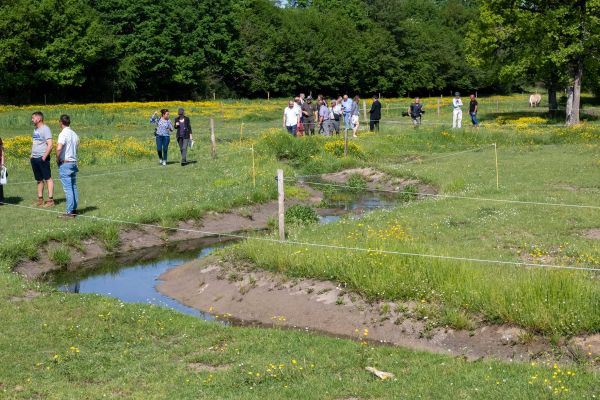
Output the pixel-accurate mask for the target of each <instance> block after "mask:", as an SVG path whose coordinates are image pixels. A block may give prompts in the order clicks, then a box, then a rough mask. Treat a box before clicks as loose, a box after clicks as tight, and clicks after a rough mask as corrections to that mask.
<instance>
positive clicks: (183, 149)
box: [177, 137, 190, 163]
mask: <svg viewBox="0 0 600 400" xmlns="http://www.w3.org/2000/svg"><path fill="white" fill-rule="evenodd" d="M177 143H179V150H180V151H181V162H182V163H185V162H187V149H188V145H189V143H190V139H184V138H181V137H178V138H177Z"/></svg>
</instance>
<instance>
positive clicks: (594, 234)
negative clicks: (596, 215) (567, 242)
mask: <svg viewBox="0 0 600 400" xmlns="http://www.w3.org/2000/svg"><path fill="white" fill-rule="evenodd" d="M583 237H584V238H586V239H592V240H600V228H593V229H588V230H586V231H584V232H583Z"/></svg>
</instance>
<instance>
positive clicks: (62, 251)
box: [48, 246, 71, 267]
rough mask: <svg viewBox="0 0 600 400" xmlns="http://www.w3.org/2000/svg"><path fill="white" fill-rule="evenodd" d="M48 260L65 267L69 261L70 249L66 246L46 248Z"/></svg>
mask: <svg viewBox="0 0 600 400" xmlns="http://www.w3.org/2000/svg"><path fill="white" fill-rule="evenodd" d="M48 257H49V258H50V261H52V262H53V263H54V264H56V265H58V266H60V267H66V266H67V265H69V264H70V263H71V251H70V250H69V248H68V247H66V246H58V247H54V248H52V249H50V250H48Z"/></svg>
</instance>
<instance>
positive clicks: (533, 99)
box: [529, 93, 542, 107]
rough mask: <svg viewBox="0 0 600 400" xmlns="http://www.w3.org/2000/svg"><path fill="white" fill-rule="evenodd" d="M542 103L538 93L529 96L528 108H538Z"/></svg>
mask: <svg viewBox="0 0 600 400" xmlns="http://www.w3.org/2000/svg"><path fill="white" fill-rule="evenodd" d="M541 101H542V96H541V95H540V94H538V93H535V94H532V95H531V96H529V107H538V106H539V105H540V102H541Z"/></svg>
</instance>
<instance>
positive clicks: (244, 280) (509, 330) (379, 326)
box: [157, 257, 600, 361]
mask: <svg viewBox="0 0 600 400" xmlns="http://www.w3.org/2000/svg"><path fill="white" fill-rule="evenodd" d="M160 280H161V281H162V282H161V283H159V285H158V286H157V289H158V290H159V291H160V292H162V293H163V294H165V295H167V296H170V297H172V298H174V299H176V300H177V301H179V302H181V303H183V304H185V305H187V306H190V307H193V308H196V309H198V310H201V311H203V312H208V313H212V314H218V315H220V316H221V317H223V316H225V317H229V318H230V319H232V320H233V321H237V322H240V323H243V324H257V325H260V326H275V327H286V328H300V329H303V330H312V331H317V332H323V333H327V334H331V335H335V336H340V337H349V338H357V339H358V338H359V337H360V338H361V339H362V338H363V337H362V336H361V334H362V332H364V329H365V328H366V329H368V339H369V340H374V341H378V342H381V343H389V344H394V345H400V346H405V347H410V348H413V349H419V350H426V351H432V352H436V353H443V354H452V355H456V356H463V357H465V358H466V359H469V360H475V359H479V358H499V359H505V360H515V361H529V360H531V359H538V358H541V357H552V358H554V354H555V353H554V352H553V348H552V346H551V344H550V343H549V342H548V341H547V340H546V339H543V338H540V337H534V336H532V335H528V334H527V332H526V331H525V330H523V329H520V328H517V327H512V326H498V325H492V326H479V327H477V328H475V329H472V330H455V329H451V328H448V327H439V326H438V327H433V328H432V327H431V325H430V323H428V320H427V318H423V317H421V318H415V317H414V314H415V313H414V310H415V308H416V307H419V306H420V304H415V303H403V304H401V303H384V302H381V303H370V302H368V301H366V300H365V299H363V298H361V297H360V296H359V295H357V294H354V293H349V292H348V291H347V290H345V289H344V288H342V287H340V286H339V285H337V284H335V283H334V282H327V281H317V280H311V279H307V280H298V279H290V278H287V277H285V276H283V275H279V274H274V273H271V272H268V271H263V270H257V269H253V268H251V267H250V266H243V267H240V266H234V265H233V264H231V263H229V262H226V261H223V260H219V259H217V258H214V257H209V258H207V259H204V260H196V261H192V262H190V263H187V264H184V265H182V266H180V267H177V268H174V269H171V270H169V271H167V272H166V273H164V274H163V275H162V276H161V277H160ZM410 315H413V316H412V317H410ZM357 332H358V333H357ZM580 340H585V342H582V343H584V344H585V345H586V346H587V345H591V346H597V344H596V341H598V342H599V343H600V339H594V338H588V339H583V338H580ZM572 344H575V345H577V346H579V347H580V348H581V349H584V346H583V345H582V344H578V342H573V343H572ZM555 350H556V349H554V351H555Z"/></svg>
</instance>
